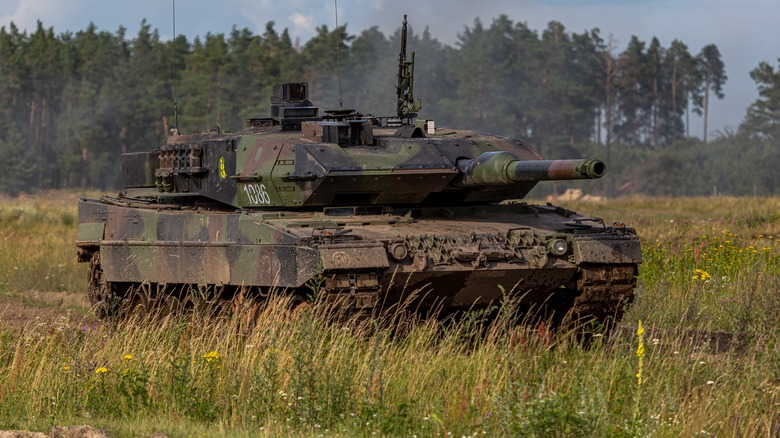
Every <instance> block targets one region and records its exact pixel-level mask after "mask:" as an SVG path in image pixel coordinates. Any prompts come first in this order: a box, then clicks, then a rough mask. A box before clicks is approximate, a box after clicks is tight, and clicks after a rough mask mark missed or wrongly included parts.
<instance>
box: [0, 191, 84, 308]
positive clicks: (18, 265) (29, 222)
mask: <svg viewBox="0 0 780 438" xmlns="http://www.w3.org/2000/svg"><path fill="white" fill-rule="evenodd" d="M77 199H78V197H77V196H76V195H75V194H71V193H66V192H51V193H47V194H46V195H39V196H33V197H22V198H7V197H0V294H16V295H19V294H23V293H26V292H30V291H42V292H53V291H67V292H81V291H83V290H84V281H85V278H86V275H87V270H86V267H85V266H84V265H79V264H78V263H77V262H76V257H75V254H76V249H75V245H74V242H75V240H76V231H77V223H78V217H77V214H78V213H77V208H76V202H77Z"/></svg>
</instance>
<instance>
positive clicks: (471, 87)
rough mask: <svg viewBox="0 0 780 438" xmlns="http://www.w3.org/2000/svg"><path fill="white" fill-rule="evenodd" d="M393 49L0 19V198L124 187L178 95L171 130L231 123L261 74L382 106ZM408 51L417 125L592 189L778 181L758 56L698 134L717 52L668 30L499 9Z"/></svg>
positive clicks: (390, 38) (382, 43) (338, 32)
mask: <svg viewBox="0 0 780 438" xmlns="http://www.w3.org/2000/svg"><path fill="white" fill-rule="evenodd" d="M399 46H400V31H396V32H395V33H393V34H392V35H384V34H383V33H382V32H380V31H379V30H378V28H376V27H373V28H370V29H367V30H364V31H363V32H361V33H360V34H359V35H351V34H349V33H348V32H347V30H346V26H342V27H339V28H337V29H333V30H331V29H328V27H326V26H322V27H320V28H318V29H317V35H316V36H315V37H313V38H312V39H310V40H308V41H306V43H305V44H302V45H301V44H299V43H298V42H297V41H293V40H292V39H291V37H290V35H289V33H288V31H287V29H284V30H283V31H281V33H280V32H278V31H277V30H276V29H275V25H274V23H273V22H270V23H268V24H267V26H266V29H265V31H264V32H263V33H262V34H260V35H256V34H254V33H252V32H251V31H249V30H247V29H236V28H233V29H232V30H231V32H230V33H229V34H227V35H225V34H207V35H206V36H204V37H197V38H195V39H194V40H192V41H189V40H188V39H187V38H186V37H184V36H178V37H176V38H175V40H171V41H163V40H161V39H160V35H159V33H158V31H157V30H156V29H153V28H151V26H150V25H149V24H148V23H146V22H143V23H142V24H141V27H140V29H139V31H138V34H137V35H135V36H134V37H132V38H131V37H128V36H127V35H126V32H125V29H123V28H120V29H119V30H117V31H116V32H114V33H110V32H106V31H100V30H98V29H97V28H96V27H95V26H94V25H90V26H89V27H88V28H87V29H85V30H83V31H79V32H77V33H71V32H65V33H60V34H55V32H54V30H53V29H51V28H45V27H44V26H43V24H42V23H39V24H38V27H37V29H36V30H35V31H34V32H31V33H27V32H20V31H19V30H18V29H17V28H16V27H15V26H14V25H13V24H11V25H10V26H9V28H7V29H6V28H5V27H3V28H0V153H2V155H1V156H2V157H3V158H2V159H1V160H0V172H2V175H3V178H2V179H0V191H3V192H8V193H18V192H21V191H34V190H38V189H44V188H63V187H82V188H86V187H98V188H110V187H117V186H119V185H120V184H121V181H120V179H121V172H120V171H119V154H121V153H123V152H129V151H138V150H148V149H151V148H154V147H157V146H158V145H160V144H162V143H163V142H164V141H165V136H166V135H167V134H168V133H170V132H171V130H172V129H173V127H174V123H175V121H174V102H176V103H177V104H178V114H179V117H178V120H179V127H180V129H181V130H182V131H183V132H198V131H205V130H208V129H215V128H218V129H222V130H235V129H239V128H240V127H241V126H243V119H245V118H247V117H257V116H264V115H268V114H269V109H268V103H269V96H270V94H271V88H272V87H273V85H274V84H276V83H280V82H287V81H301V80H303V81H307V82H309V84H310V98H311V100H312V101H314V103H315V104H317V105H318V106H320V107H321V108H322V109H330V108H337V107H338V106H339V102H340V100H341V102H343V106H344V107H350V108H357V109H359V110H361V111H363V112H369V113H372V114H376V115H392V114H394V113H395V82H396V74H397V67H396V65H397V64H396V63H397V61H398V50H399ZM409 50H410V51H411V50H413V51H416V54H417V58H416V64H415V90H414V91H415V97H419V98H421V99H422V102H423V110H422V112H421V114H420V115H421V117H425V118H434V119H435V120H436V122H437V125H439V126H458V127H464V128H474V129H479V130H483V131H489V132H496V133H500V134H505V135H511V136H517V137H520V138H524V139H526V140H528V141H529V142H530V143H531V144H533V145H535V146H536V147H537V148H538V149H539V150H540V151H541V152H542V153H543V154H544V155H545V156H547V157H549V158H566V157H579V156H597V157H601V158H602V159H605V160H607V162H608V165H609V166H610V174H609V176H608V177H607V178H604V179H603V180H601V181H599V182H597V183H596V184H591V185H589V186H588V187H589V190H594V189H597V190H600V191H602V192H604V193H609V194H619V193H632V192H643V193H648V194H656V195H683V194H684V195H702V194H710V193H713V192H719V193H728V194H773V193H777V190H779V189H780V187H776V184H775V177H774V169H775V168H776V167H777V165H778V164H780V163H778V158H779V157H778V152H777V147H776V146H777V143H776V142H777V140H778V135H777V133H776V131H777V130H778V127H777V126H778V120H779V119H780V114H779V111H778V108H780V106H778V101H780V98H778V97H777V95H778V94H780V79H778V76H779V75H780V73H776V72H775V71H774V69H773V68H772V67H771V66H769V65H768V64H762V65H761V66H759V67H757V68H756V70H754V72H753V78H754V79H755V80H756V82H757V84H758V85H759V91H760V93H761V96H762V97H761V99H759V101H757V102H756V103H755V104H754V105H753V106H751V108H750V110H749V111H748V113H747V114H746V118H745V122H744V123H743V124H742V126H741V127H740V129H739V131H738V132H736V133H724V134H723V135H720V136H719V137H718V138H717V139H715V140H714V141H709V142H708V141H707V118H708V114H707V113H708V109H709V107H710V106H711V105H714V104H716V103H715V101H716V100H717V99H719V98H722V97H723V93H722V87H723V84H724V83H725V81H726V80H727V76H726V72H725V66H724V64H723V61H722V59H721V55H720V53H719V51H718V48H717V47H716V46H715V45H712V44H711V45H707V46H705V47H703V48H701V49H700V50H699V51H698V52H691V50H690V49H689V48H688V47H687V46H686V45H685V44H684V43H683V42H681V41H678V40H675V41H673V42H672V43H671V45H670V46H669V47H663V46H662V45H661V44H660V42H659V41H658V39H656V38H653V39H652V40H651V41H650V42H649V43H646V42H643V41H641V40H639V39H638V38H636V37H633V38H632V39H631V40H630V41H629V42H628V44H627V45H626V47H625V48H624V49H622V51H621V50H619V48H618V47H617V45H616V43H615V41H614V40H612V39H611V38H606V39H605V38H603V37H602V36H601V33H600V32H599V30H598V29H593V30H590V31H586V32H582V33H573V32H568V31H567V30H566V29H565V28H564V26H563V25H562V24H561V23H558V22H551V23H549V25H548V26H547V28H546V29H544V30H542V31H541V32H539V31H535V30H532V29H530V28H528V26H527V25H526V24H524V23H516V22H513V21H512V20H511V19H509V18H508V17H506V16H500V17H499V18H497V19H495V20H493V22H492V23H491V25H490V26H484V25H483V24H482V23H481V22H480V21H479V20H475V22H474V24H473V25H472V26H470V27H467V28H465V29H464V31H463V32H462V33H461V34H460V35H459V37H458V41H457V43H456V45H455V47H450V46H447V45H444V44H442V43H440V42H439V41H438V40H437V39H436V38H434V37H433V36H432V35H430V33H429V32H428V31H427V29H426V30H425V31H424V32H422V33H421V34H418V33H415V32H410V36H409ZM174 66H175V68H174ZM174 71H175V73H174ZM339 72H340V77H341V79H340V80H339ZM339 89H341V90H342V91H341V93H339ZM340 95H341V98H340ZM690 112H693V113H696V114H701V115H703V117H704V120H705V130H704V132H703V133H690V132H689V129H688V126H687V120H688V115H689V113H690ZM691 134H701V135H702V140H698V139H696V138H693V137H691Z"/></svg>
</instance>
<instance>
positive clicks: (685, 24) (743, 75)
mask: <svg viewBox="0 0 780 438" xmlns="http://www.w3.org/2000/svg"><path fill="white" fill-rule="evenodd" d="M172 1H175V0H2V1H0V26H6V27H7V26H8V25H9V24H10V23H11V22H13V23H14V24H15V25H16V26H17V27H18V28H20V29H26V30H27V31H34V30H35V28H36V26H37V21H38V20H40V21H41V22H42V23H43V25H44V26H45V27H47V28H49V27H53V28H54V31H55V33H61V32H66V31H72V32H77V31H79V30H82V29H85V28H86V27H87V25H88V24H89V23H90V22H92V23H94V24H95V25H96V26H97V27H98V29H99V30H106V31H109V32H114V31H116V30H117V29H118V28H119V27H120V26H123V27H125V28H126V29H127V35H128V37H132V36H134V35H135V34H136V33H137V31H138V28H139V26H140V23H141V20H143V19H144V18H145V19H146V20H147V21H148V22H149V24H150V25H151V26H152V27H153V28H157V29H158V30H159V31H160V35H161V37H162V38H164V39H169V38H170V37H171V36H172V34H173V32H172V9H173V7H172ZM335 2H337V5H338V21H339V24H341V25H343V24H346V25H347V31H348V32H349V33H351V34H354V35H357V34H359V33H360V32H361V31H362V30H364V29H367V28H370V27H372V26H378V27H379V29H380V30H381V31H382V32H384V33H385V34H390V33H392V32H394V31H395V30H396V29H397V28H398V27H399V26H400V22H401V20H402V18H403V14H408V15H409V18H408V20H409V23H410V26H412V28H413V29H415V30H416V31H417V32H420V31H422V30H423V29H424V28H425V27H426V26H427V27H428V28H429V29H430V32H431V35H432V36H433V37H435V38H437V39H438V40H439V41H441V42H442V43H444V44H448V45H451V46H456V45H457V41H458V34H459V33H462V32H463V30H464V27H465V26H472V25H473V24H474V19H475V18H476V17H479V18H480V19H481V20H482V22H483V23H484V24H485V25H486V26H489V25H490V23H491V22H492V21H493V19H495V18H496V17H498V16H499V15H500V14H506V15H507V16H508V17H509V18H510V19H511V20H513V21H515V22H524V23H526V24H527V25H528V26H529V27H530V28H531V29H533V30H538V31H540V32H541V31H542V30H543V29H544V28H545V27H546V26H547V23H548V22H550V21H552V20H556V21H559V22H561V23H563V25H564V26H565V27H566V29H567V30H568V31H570V32H577V33H580V32H583V31H586V30H590V29H593V28H599V29H600V30H601V35H602V37H604V38H605V39H606V38H607V37H609V36H610V35H612V36H613V38H614V41H615V42H616V43H617V45H616V47H617V51H618V52H620V51H622V50H624V49H625V47H626V45H627V44H628V42H629V40H630V39H631V36H632V35H636V36H637V37H639V39H640V40H642V41H645V42H646V43H649V42H650V40H651V39H652V38H653V37H657V38H658V39H659V41H660V42H661V44H662V46H663V47H669V45H670V44H671V42H672V40H674V39H679V40H680V41H682V42H683V43H685V44H687V45H688V49H689V50H690V52H691V53H692V54H697V53H698V52H699V51H700V50H701V48H702V47H704V46H705V45H707V44H715V45H717V46H718V48H719V49H720V52H721V55H722V57H723V61H724V64H725V66H726V74H727V76H728V81H727V82H726V84H725V86H724V93H725V98H724V99H723V100H715V101H714V102H713V101H711V103H710V118H709V132H710V134H709V137H710V138H713V137H714V136H716V135H717V134H718V133H719V132H727V131H735V130H736V129H737V127H738V126H739V124H740V122H741V121H742V120H743V119H744V117H745V111H746V110H747V107H748V106H749V105H750V104H751V103H752V102H754V101H755V100H756V99H757V98H758V92H757V88H756V84H755V82H754V81H753V80H752V79H751V78H750V76H749V74H750V71H751V70H752V69H754V68H755V67H756V66H758V64H759V62H761V61H765V62H769V63H770V64H771V65H773V66H775V67H778V64H779V63H780V61H779V60H778V58H780V44H778V42H780V26H778V25H777V17H778V16H780V0H481V1H476V0H336V1H335ZM335 2H334V1H333V0H218V1H217V0H178V1H176V32H177V33H178V34H184V35H187V37H188V38H189V39H190V40H192V38H194V37H195V36H198V35H201V36H202V35H206V34H207V33H209V32H211V33H228V32H230V30H231V28H232V27H233V26H234V25H235V26H237V27H238V28H244V27H246V28H248V29H250V30H251V31H252V32H254V33H256V34H261V33H262V32H263V31H264V29H265V25H266V23H267V22H269V21H274V22H275V23H276V26H275V28H276V30H277V31H279V32H281V30H282V29H285V28H287V29H289V31H290V34H291V36H292V37H293V38H294V39H295V38H299V39H300V41H301V42H302V43H305V42H306V40H308V39H309V38H311V37H312V36H313V35H314V34H315V32H316V31H315V29H316V28H317V26H320V25H323V24H324V25H327V26H328V28H330V29H332V28H334V27H335V22H336V14H335V11H336V8H334V3H335ZM418 62H419V60H418ZM432 116H434V117H435V115H432ZM702 127H703V123H702V121H701V119H700V118H699V117H696V116H693V115H692V116H691V134H694V135H698V136H701V131H702Z"/></svg>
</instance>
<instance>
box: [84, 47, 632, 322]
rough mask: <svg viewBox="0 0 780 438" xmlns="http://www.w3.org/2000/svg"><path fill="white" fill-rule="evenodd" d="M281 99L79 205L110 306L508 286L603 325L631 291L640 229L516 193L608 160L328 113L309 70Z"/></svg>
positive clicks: (480, 301) (192, 139)
mask: <svg viewBox="0 0 780 438" xmlns="http://www.w3.org/2000/svg"><path fill="white" fill-rule="evenodd" d="M402 59H403V58H402ZM271 107H272V111H271V113H272V117H270V118H264V119H251V120H248V121H247V124H246V127H245V128H244V129H243V130H241V131H238V132H209V133H204V134H196V135H176V136H172V137H170V138H169V139H168V141H167V142H166V144H165V145H163V146H161V147H159V148H157V149H155V150H152V151H149V152H141V153H132V154H123V155H122V165H123V166H122V167H123V172H124V186H125V187H124V191H123V192H122V193H120V194H119V195H118V196H116V197H102V198H100V199H83V200H81V201H80V203H79V229H78V239H77V242H76V243H77V246H78V247H79V260H80V261H82V262H89V263H90V274H89V275H90V277H89V294H90V299H91V301H92V303H93V305H94V306H95V309H96V312H97V313H98V314H99V315H101V316H108V315H112V314H122V313H124V312H126V311H128V310H129V309H130V308H133V307H140V306H144V308H148V306H151V305H154V304H155V303H161V305H164V306H175V307H178V306H185V307H186V306H190V305H193V306H194V305H197V301H198V299H202V298H204V297H206V298H208V299H209V300H211V301H229V300H233V299H237V297H240V298H241V299H245V298H246V297H247V296H249V297H251V299H253V300H257V301H260V300H262V299H263V297H265V296H267V295H268V293H269V292H270V291H272V290H278V291H282V292H284V293H289V294H291V295H294V296H296V297H300V298H299V299H302V298H303V297H307V296H312V295H316V296H319V297H322V298H324V299H325V300H326V301H330V302H333V303H335V304H336V305H338V306H341V307H343V308H345V309H350V310H353V311H356V312H373V311H375V310H378V309H380V308H386V307H388V306H392V305H394V304H397V303H405V302H406V300H407V299H408V298H409V297H410V296H415V297H416V298H415V300H414V301H413V303H414V304H413V305H414V306H415V307H417V308H420V309H427V308H433V307H439V308H443V309H467V308H473V307H474V306H477V307H480V306H486V305H489V304H491V303H498V302H499V301H500V300H502V299H504V298H506V297H507V296H509V297H512V298H516V299H518V300H519V301H520V302H521V303H523V304H527V305H529V306H537V307H541V306H546V307H547V308H548V309H551V310H554V311H555V313H556V315H557V320H558V321H559V322H562V323H567V324H568V323H573V322H574V321H576V320H579V319H581V318H590V319H593V318H595V319H597V320H599V321H601V322H604V323H606V322H608V321H609V320H611V319H612V318H615V317H619V316H620V314H621V309H622V306H623V305H624V304H625V303H627V302H630V301H631V300H632V298H633V290H634V287H635V283H636V274H637V268H638V265H639V264H640V263H641V251H640V247H639V240H638V238H637V236H636V233H635V231H634V230H633V229H632V228H628V227H626V226H625V225H623V224H620V223H615V224H612V225H607V224H605V223H604V221H602V220H601V219H597V218H586V217H582V216H580V215H577V214H576V213H574V212H572V211H570V210H567V209H565V208H561V207H555V206H552V205H549V204H548V205H528V204H526V203H522V202H519V201H516V200H519V199H522V198H523V197H524V196H526V194H527V193H528V192H529V191H530V190H531V189H532V188H533V187H534V186H535V185H536V184H537V183H538V182H539V181H543V180H558V179H588V178H599V177H601V176H602V175H604V173H605V172H606V166H605V164H604V163H603V162H601V161H599V160H543V159H542V157H541V156H540V155H539V154H538V153H536V152H535V151H534V150H533V149H532V148H531V147H529V146H528V145H526V144H525V143H523V142H522V141H520V140H517V139H512V138H507V137H501V136H497V135H491V134H485V133H481V132H477V131H466V130H458V129H447V128H440V127H434V124H433V122H430V121H415V120H414V118H413V117H411V116H408V114H407V115H406V116H404V117H398V118H396V117H392V118H383V117H380V118H377V117H372V116H367V115H362V114H359V113H357V112H354V111H351V110H338V111H332V112H326V113H325V114H324V115H322V116H321V115H320V114H319V109H318V108H317V107H315V106H313V105H312V103H311V102H310V101H309V100H308V86H307V84H304V83H288V84H282V85H280V86H277V87H275V88H274V94H273V96H272V98H271ZM195 291H198V293H195Z"/></svg>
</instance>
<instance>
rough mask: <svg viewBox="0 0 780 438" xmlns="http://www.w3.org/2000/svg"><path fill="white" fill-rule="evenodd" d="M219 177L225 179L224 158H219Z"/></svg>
mask: <svg viewBox="0 0 780 438" xmlns="http://www.w3.org/2000/svg"><path fill="white" fill-rule="evenodd" d="M219 177H220V178H222V179H225V178H226V177H227V172H225V157H219Z"/></svg>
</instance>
